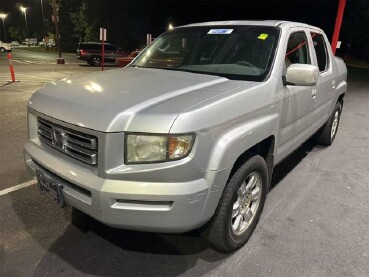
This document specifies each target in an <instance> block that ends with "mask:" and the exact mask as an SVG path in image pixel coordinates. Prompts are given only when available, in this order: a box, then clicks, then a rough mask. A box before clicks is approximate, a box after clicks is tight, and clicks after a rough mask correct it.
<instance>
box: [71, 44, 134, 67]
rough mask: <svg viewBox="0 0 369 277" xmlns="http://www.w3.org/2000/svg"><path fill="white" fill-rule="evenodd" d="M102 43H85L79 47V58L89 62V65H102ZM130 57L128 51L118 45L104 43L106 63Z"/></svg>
mask: <svg viewBox="0 0 369 277" xmlns="http://www.w3.org/2000/svg"><path fill="white" fill-rule="evenodd" d="M101 50H102V45H101V42H83V43H80V44H79V45H78V49H77V58H78V59H80V60H82V61H87V63H88V64H89V65H95V66H97V65H100V64H101V59H102V54H101V52H102V51H101ZM126 56H128V52H127V51H122V50H121V49H120V48H119V47H118V46H117V45H115V44H111V43H104V62H105V63H115V60H116V58H118V57H126Z"/></svg>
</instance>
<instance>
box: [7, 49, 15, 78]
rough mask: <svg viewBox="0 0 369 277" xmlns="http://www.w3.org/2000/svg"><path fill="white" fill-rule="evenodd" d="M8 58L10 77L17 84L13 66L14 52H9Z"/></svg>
mask: <svg viewBox="0 0 369 277" xmlns="http://www.w3.org/2000/svg"><path fill="white" fill-rule="evenodd" d="M7 56H8V61H9V70H10V75H11V77H12V82H15V74H14V66H13V59H12V52H10V51H9V52H8V54H7Z"/></svg>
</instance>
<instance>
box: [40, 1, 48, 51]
mask: <svg viewBox="0 0 369 277" xmlns="http://www.w3.org/2000/svg"><path fill="white" fill-rule="evenodd" d="M41 12H42V23H43V25H44V39H43V42H44V43H45V50H46V51H49V34H48V33H47V32H46V23H45V14H44V5H43V3H42V0H41Z"/></svg>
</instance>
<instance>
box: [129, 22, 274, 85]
mask: <svg viewBox="0 0 369 277" xmlns="http://www.w3.org/2000/svg"><path fill="white" fill-rule="evenodd" d="M278 39H279V29H278V28H276V27H270V26H201V27H182V28H177V29H174V30H171V31H168V32H166V33H165V34H163V35H162V36H160V37H159V38H157V39H156V40H155V41H154V42H153V43H152V44H151V45H150V46H149V47H148V48H146V50H145V51H144V52H143V53H142V54H141V55H140V56H139V57H138V58H137V59H136V60H135V61H134V63H133V64H132V66H133V67H147V68H159V69H168V70H179V71H188V72H194V73H201V74H211V75H217V76H221V77H226V78H228V79H233V80H250V81H263V80H264V79H265V78H266V76H267V75H268V73H269V71H270V68H271V65H272V63H273V60H274V53H275V49H276V46H277V43H278Z"/></svg>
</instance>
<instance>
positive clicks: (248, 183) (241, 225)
mask: <svg viewBox="0 0 369 277" xmlns="http://www.w3.org/2000/svg"><path fill="white" fill-rule="evenodd" d="M267 191H268V169H267V165H266V163H265V160H264V159H263V158H262V157H261V156H258V155H250V156H249V159H248V160H247V161H246V162H245V163H244V164H243V165H242V166H241V167H240V168H239V169H238V170H237V171H236V172H235V173H234V174H233V176H231V178H230V179H229V180H228V182H227V185H226V187H225V189H224V191H223V194H222V196H221V198H220V200H219V204H218V207H217V209H216V211H215V214H214V216H213V218H212V219H211V221H210V222H209V223H208V224H207V225H206V226H204V227H203V230H201V231H202V235H203V236H204V238H205V239H206V240H208V241H209V243H210V244H211V245H213V246H214V247H215V248H217V249H219V250H220V251H222V252H231V251H234V250H236V249H238V248H240V247H241V246H243V245H244V244H245V243H246V242H247V241H248V239H249V238H250V236H251V234H252V233H253V231H254V229H255V227H256V225H257V223H258V221H259V218H260V215H261V212H262V210H263V207H264V203H265V199H266V195H267Z"/></svg>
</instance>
